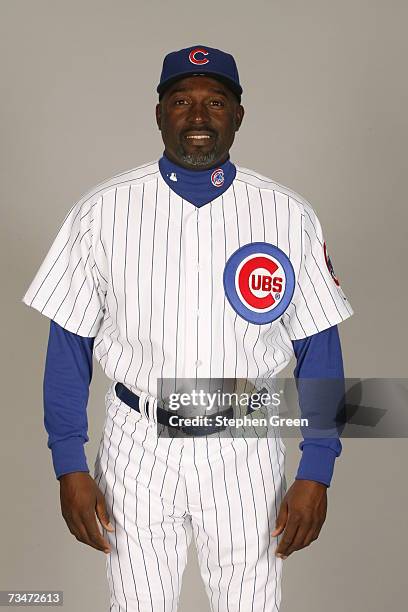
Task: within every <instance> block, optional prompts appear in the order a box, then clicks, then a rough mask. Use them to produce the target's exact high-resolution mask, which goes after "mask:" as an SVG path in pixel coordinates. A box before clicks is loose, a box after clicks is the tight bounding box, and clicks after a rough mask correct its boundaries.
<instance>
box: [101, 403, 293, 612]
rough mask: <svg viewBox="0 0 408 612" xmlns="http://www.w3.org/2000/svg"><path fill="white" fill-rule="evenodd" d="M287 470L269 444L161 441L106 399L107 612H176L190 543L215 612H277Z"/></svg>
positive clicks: (142, 421) (150, 426)
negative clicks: (275, 534)
mask: <svg viewBox="0 0 408 612" xmlns="http://www.w3.org/2000/svg"><path fill="white" fill-rule="evenodd" d="M283 470H284V455H283V453H282V452H280V451H277V447H276V445H275V442H274V439H273V437H272V436H271V437H264V438H261V437H259V438H256V437H255V438H245V437H243V438H230V437H222V436H221V435H216V436H213V437H209V438H187V439H176V438H171V439H169V438H163V437H160V436H158V435H157V429H156V428H155V427H154V422H153V420H152V418H151V416H148V417H147V418H146V417H145V416H142V415H141V414H138V413H136V412H134V411H133V410H131V409H130V408H128V407H127V406H126V405H125V404H123V403H122V402H121V401H120V400H119V399H118V398H117V397H115V396H114V395H113V394H112V393H111V392H110V391H109V392H108V394H107V409H106V422H105V427H104V433H103V437H102V439H101V443H100V446H99V450H98V453H97V457H96V460H95V472H94V475H95V479H96V481H97V483H98V485H99V487H100V488H101V490H102V491H103V493H104V495H105V498H106V502H107V504H108V508H109V509H110V513H111V517H112V522H113V524H114V527H115V531H114V532H113V533H109V532H106V531H105V532H104V535H105V536H106V537H107V538H109V540H110V543H111V545H112V552H111V553H110V554H109V555H108V556H107V559H106V567H107V574H108V581H109V587H110V593H111V610H114V611H119V610H120V611H122V610H126V611H130V610H132V611H138V612H159V611H163V612H176V610H177V605H178V600H179V595H180V589H181V578H182V575H183V572H184V569H185V565H186V561H187V550H188V546H189V544H190V542H191V539H192V537H194V541H195V545H196V548H197V553H198V560H199V564H200V570H201V574H202V577H203V581H204V584H205V587H206V590H207V595H208V599H209V602H210V605H211V610H212V611H214V612H227V611H229V612H236V611H237V610H248V611H251V612H261V611H262V612H276V611H278V610H279V605H280V600H281V590H280V578H281V572H282V561H281V560H280V559H277V558H276V557H275V555H274V549H275V543H276V539H272V538H271V537H270V535H269V534H270V531H271V530H272V528H273V524H274V521H275V518H276V515H277V510H278V507H279V503H280V501H281V499H282V496H283V494H284V486H285V483H284V481H283V479H282V478H281V477H280V473H282V472H283Z"/></svg>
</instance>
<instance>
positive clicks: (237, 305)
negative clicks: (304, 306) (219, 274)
mask: <svg viewBox="0 0 408 612" xmlns="http://www.w3.org/2000/svg"><path fill="white" fill-rule="evenodd" d="M223 282H224V290H225V294H226V296H227V298H228V301H229V303H230V304H231V306H232V308H233V309H234V310H235V312H236V313H238V314H239V315H240V316H241V317H242V318H243V319H245V320H246V321H249V322H250V323H257V324H261V325H262V324H266V323H271V322H272V321H275V320H276V319H278V318H279V317H280V316H281V315H282V314H283V313H284V312H285V310H286V309H287V307H288V306H289V304H290V302H291V299H292V296H293V292H294V289H295V273H294V271H293V266H292V264H291V262H290V259H289V258H288V257H287V255H286V254H285V253H284V252H283V251H281V249H279V248H278V247H277V246H275V245H273V244H270V243H268V242H252V243H250V244H246V245H244V246H242V247H240V248H239V249H238V250H237V251H235V252H234V253H233V254H232V255H231V257H230V258H229V259H228V261H227V263H226V264H225V268H224V277H223Z"/></svg>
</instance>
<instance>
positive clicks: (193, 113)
mask: <svg viewBox="0 0 408 612" xmlns="http://www.w3.org/2000/svg"><path fill="white" fill-rule="evenodd" d="M190 120H191V121H192V122H193V123H197V124H200V123H205V122H206V121H208V109H207V107H206V106H205V104H202V103H201V102H195V103H193V104H192V105H191V107H190Z"/></svg>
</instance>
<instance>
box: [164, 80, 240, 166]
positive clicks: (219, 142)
mask: <svg viewBox="0 0 408 612" xmlns="http://www.w3.org/2000/svg"><path fill="white" fill-rule="evenodd" d="M243 116H244V109H243V107H242V106H241V105H240V104H239V102H238V100H237V98H236V97H235V96H234V94H233V93H232V92H231V91H230V90H229V89H228V87H227V86H226V85H224V84H223V83H221V82H220V81H218V80H217V79H214V78H212V77H207V76H191V77H186V78H184V79H180V80H179V81H176V83H174V84H173V85H171V86H170V87H169V88H168V89H167V90H166V91H165V93H164V94H163V97H162V99H161V101H160V102H159V104H157V106H156V120H157V125H158V127H159V130H160V131H161V134H162V138H163V142H164V145H165V153H166V155H167V157H168V158H169V159H170V160H171V161H173V162H174V163H176V164H179V165H180V166H183V167H184V168H189V169H192V170H206V169H208V168H211V167H212V166H215V165H220V164H222V163H223V162H224V161H225V160H226V159H227V158H228V154H229V150H230V148H231V146H232V143H233V142H234V137H235V132H236V131H237V130H238V129H239V127H240V125H241V121H242V118H243Z"/></svg>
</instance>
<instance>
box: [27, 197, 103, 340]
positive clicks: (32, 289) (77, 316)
mask: <svg viewBox="0 0 408 612" xmlns="http://www.w3.org/2000/svg"><path fill="white" fill-rule="evenodd" d="M96 210H97V202H93V201H92V199H88V200H85V201H84V202H83V201H80V202H78V203H77V204H75V205H74V206H73V207H72V208H71V210H70V211H69V213H68V215H67V216H66V218H65V219H64V221H63V223H62V226H61V228H60V230H59V232H58V234H57V236H56V238H55V239H54V242H53V243H52V245H51V248H50V249H49V251H48V253H47V255H46V256H45V259H44V260H43V262H42V264H41V266H40V268H39V270H38V272H37V273H36V275H35V277H34V279H33V281H32V283H31V285H30V286H29V288H28V290H27V291H26V293H25V295H24V297H23V299H22V301H23V302H24V303H25V304H26V305H27V306H31V307H32V308H35V309H36V310H38V311H39V312H40V313H41V314H44V315H45V316H47V317H49V318H50V319H52V320H54V321H55V322H56V323H58V324H59V325H60V326H61V327H64V328H65V329H67V330H68V331H70V332H73V333H75V334H79V335H81V336H85V337H95V336H96V335H97V332H98V329H99V327H100V324H101V320H102V318H103V312H104V291H103V289H104V287H102V286H101V274H100V273H99V272H98V267H97V265H96V262H95V255H94V246H93V242H94V233H95V230H96V225H97V221H96V218H95V217H96ZM102 284H103V283H102Z"/></svg>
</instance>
